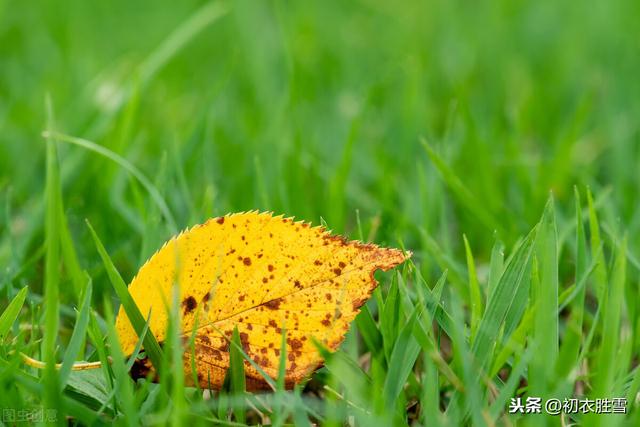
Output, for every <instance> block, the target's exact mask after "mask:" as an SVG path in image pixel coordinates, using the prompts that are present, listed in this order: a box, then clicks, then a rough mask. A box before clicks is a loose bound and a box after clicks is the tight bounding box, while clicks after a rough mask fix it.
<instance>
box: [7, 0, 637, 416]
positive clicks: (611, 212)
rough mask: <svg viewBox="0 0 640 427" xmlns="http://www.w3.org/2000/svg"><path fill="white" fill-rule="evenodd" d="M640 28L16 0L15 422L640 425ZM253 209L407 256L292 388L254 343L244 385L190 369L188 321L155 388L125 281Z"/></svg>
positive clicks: (413, 6)
mask: <svg viewBox="0 0 640 427" xmlns="http://www.w3.org/2000/svg"><path fill="white" fill-rule="evenodd" d="M638 22H640V3H638V2H637V1H633V0H607V1H604V0H602V1H601V0H596V1H593V2H589V3H588V4H586V3H584V2H577V1H571V0H566V1H562V0H561V1H557V0H540V1H536V2H532V1H531V2H526V1H513V2H508V1H483V0H480V1H477V2H463V1H459V0H456V1H446V0H430V1H427V2H419V1H413V0H401V1H399V2H386V1H383V0H357V1H354V2H332V1H328V2H285V1H282V0H269V1H255V0H254V1H249V0H240V1H219V0H218V1H210V2H208V1H194V0H188V1H182V2H169V1H153V2H152V1H147V0H144V1H139V2H125V1H123V0H113V1H110V2H87V1H81V0H65V1H62V2H53V1H41V2H9V1H7V0H0V206H1V208H2V209H1V214H0V313H2V315H1V317H0V422H1V423H2V425H16V424H18V425H27V424H32V423H34V422H37V421H41V422H43V423H45V424H48V423H50V422H51V423H57V424H61V425H110V424H112V423H117V424H119V425H141V424H142V425H164V424H173V425H191V426H196V425H210V424H220V425H244V424H245V423H246V424H263V425H264V424H273V425H291V424H295V425H323V426H324V425H326V426H342V425H348V426H354V425H359V426H376V425H380V426H386V425H428V426H438V425H451V426H458V425H474V426H475V425H477V426H493V425H497V426H502V425H505V426H511V425H525V426H528V425H531V426H538V425H544V426H561V425H562V426H568V425H589V426H591V425H593V426H599V425H601V426H615V425H629V426H637V425H640V403H638V402H640V394H639V390H640V298H639V291H640V288H639V287H640V280H639V278H640V275H639V274H638V271H639V269H640V239H639V237H640V209H639V200H640V198H639V196H640V173H639V170H640V119H639V118H640V78H638V76H640V38H639V33H638V31H637V29H636V30H634V29H633V28H636V27H637V23H638ZM252 210H259V211H273V212H275V213H276V214H285V215H287V216H294V217H295V218H296V219H301V220H305V221H310V222H312V223H313V224H314V225H321V224H324V225H326V226H327V228H329V229H331V230H333V231H334V232H335V233H338V234H342V235H345V236H347V237H348V238H349V239H357V240H362V241H366V242H375V243H377V244H380V245H383V246H387V247H397V248H402V249H406V250H409V251H411V252H413V256H412V258H411V260H410V261H408V262H406V263H405V264H403V265H401V266H400V267H398V268H396V269H395V270H392V271H389V272H386V273H382V272H378V273H376V277H377V279H378V280H379V282H380V285H379V287H378V288H377V290H376V291H375V292H374V294H373V296H372V298H371V300H369V302H368V303H367V304H366V306H364V307H363V309H362V311H361V313H360V314H359V315H358V317H357V318H356V320H355V321H354V322H353V324H352V326H351V329H350V330H349V332H348V334H347V336H346V339H345V341H344V342H343V344H342V346H341V347H340V350H338V351H337V352H335V353H332V354H327V355H326V360H325V364H324V366H323V367H321V368H320V369H319V370H318V371H316V372H315V374H314V375H313V376H312V378H311V379H310V380H309V381H306V382H304V383H301V384H299V385H298V386H296V387H295V388H294V389H293V390H286V389H285V388H284V387H283V386H282V382H281V381H279V380H280V379H278V381H276V384H275V387H274V388H275V390H274V391H272V392H268V393H252V392H245V391H244V390H243V388H242V381H240V380H239V378H240V377H241V376H242V375H241V374H242V371H241V370H240V372H238V370H235V374H232V373H231V371H234V370H233V367H234V366H235V367H238V366H240V363H242V358H243V357H244V356H243V355H242V354H241V353H240V352H238V351H235V352H232V355H231V356H232V363H231V364H232V369H231V370H230V374H229V379H228V382H227V383H226V384H225V387H224V389H223V390H211V391H210V390H205V391H203V390H201V389H200V388H194V387H186V386H185V385H184V384H185V376H188V375H190V373H188V372H186V373H185V372H183V370H182V361H181V348H180V346H179V343H180V340H179V338H178V335H179V333H180V331H179V328H177V326H176V324H175V322H177V321H179V318H178V314H177V313H178V311H177V310H174V311H173V312H172V313H173V314H172V316H171V319H172V321H173V322H170V325H171V327H170V330H169V331H167V336H169V337H172V339H170V340H168V341H167V342H165V343H163V346H162V348H161V349H157V348H156V350H158V357H159V365H160V381H159V382H153V381H151V378H149V379H144V378H142V379H138V380H133V379H132V378H131V377H130V375H129V372H128V371H129V370H130V368H131V365H132V363H133V362H134V360H133V359H130V358H129V357H128V356H130V355H128V354H123V353H122V351H121V349H120V345H119V343H118V337H117V334H116V330H115V328H114V327H113V325H114V317H115V315H116V314H117V308H118V307H119V306H120V304H121V303H123V302H126V300H127V296H128V294H127V293H126V291H123V284H124V283H129V282H130V281H131V280H132V278H133V277H134V276H135V274H136V272H137V271H138V269H139V268H140V267H141V266H142V265H143V264H144V262H145V260H147V259H148V258H149V257H150V256H151V255H152V254H153V253H154V252H156V251H157V250H158V249H159V248H160V247H161V246H162V244H163V242H165V241H167V240H168V239H169V238H171V237H172V236H174V235H175V234H176V233H178V232H179V231H181V230H184V229H186V228H188V227H191V226H193V225H195V224H199V223H203V222H205V221H206V220H207V219H209V218H212V217H215V216H219V215H224V214H226V213H230V212H242V211H252ZM141 319H143V318H140V319H138V320H141ZM139 326H141V327H144V326H145V325H144V320H142V324H140V325H139ZM171 328H173V329H171ZM147 342H150V339H149V338H147V341H145V343H147ZM145 351H146V353H147V354H149V353H151V352H152V350H150V347H149V346H147V348H146V350H145ZM25 356H28V357H30V358H32V359H33V360H32V362H31V363H30V364H29V363H26V360H25ZM234 360H235V362H234ZM36 361H41V362H42V363H43V364H44V367H34V366H33V365H37V363H36ZM80 361H87V362H97V361H102V362H103V363H102V366H101V367H100V368H99V369H91V370H84V371H76V370H71V367H72V364H73V363H74V362H80ZM55 363H59V364H61V365H60V366H59V367H58V368H56V367H55V366H54V364H55ZM41 368H42V369H41ZM537 398H539V404H540V406H539V407H538V406H537V403H538V401H537V400H536V399H537ZM549 402H551V403H549ZM520 404H521V405H522V406H519V405H520ZM558 404H559V405H560V406H559V407H557V406H556V405H558ZM573 405H575V406H573ZM537 407H538V408H539V409H540V411H539V412H540V413H535V412H536V408H537ZM623 409H624V413H620V412H622V410H623ZM528 412H533V413H528Z"/></svg>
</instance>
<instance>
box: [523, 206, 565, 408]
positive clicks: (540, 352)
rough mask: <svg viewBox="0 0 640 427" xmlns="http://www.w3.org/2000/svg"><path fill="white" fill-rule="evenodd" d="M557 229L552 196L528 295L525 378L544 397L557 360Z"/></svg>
mask: <svg viewBox="0 0 640 427" xmlns="http://www.w3.org/2000/svg"><path fill="white" fill-rule="evenodd" d="M557 238H558V232H557V229H556V221H555V212H554V207H553V199H552V198H550V199H549V201H548V202H547V206H546V207H545V211H544V214H543V215H542V219H541V221H540V226H539V231H538V236H537V238H536V259H537V261H538V263H537V265H538V272H539V277H540V281H539V282H534V284H533V286H532V289H531V294H532V304H533V306H534V310H535V315H534V323H533V336H532V339H533V344H534V346H535V347H536V351H535V352H534V354H533V356H532V360H531V364H530V372H529V381H530V387H531V393H532V395H534V396H540V397H548V392H549V391H550V390H551V389H552V388H553V384H552V382H553V380H554V370H553V369H551V367H555V366H556V361H557V359H558V341H559V338H558V336H559V332H558V329H559V325H558V249H557V248H558V241H557Z"/></svg>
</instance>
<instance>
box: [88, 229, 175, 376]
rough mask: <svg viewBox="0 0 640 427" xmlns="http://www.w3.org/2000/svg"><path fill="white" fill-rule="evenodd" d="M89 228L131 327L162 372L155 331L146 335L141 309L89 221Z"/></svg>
mask: <svg viewBox="0 0 640 427" xmlns="http://www.w3.org/2000/svg"><path fill="white" fill-rule="evenodd" d="M87 226H88V227H89V230H90V232H91V236H92V237H93V240H94V242H95V245H96V248H97V249H98V253H99V254H100V258H102V262H103V264H104V267H105V269H106V270H107V274H108V276H109V280H110V281H111V284H112V285H113V288H114V290H115V291H116V294H117V295H118V297H119V298H120V303H121V304H122V307H123V308H124V311H125V313H126V314H127V317H128V318H129V321H130V322H131V325H132V326H133V329H134V330H135V331H136V334H138V337H141V336H144V350H145V352H146V353H147V355H148V356H149V360H151V363H152V364H153V366H154V368H156V372H160V366H161V363H162V351H161V349H160V345H159V344H158V341H157V340H156V337H155V335H154V334H153V331H149V332H150V333H146V334H145V333H144V332H145V325H146V323H147V322H145V320H144V317H142V314H141V313H140V309H139V308H138V306H137V304H136V303H135V301H134V300H133V298H132V297H131V294H129V290H128V289H127V285H126V284H125V282H124V280H122V277H121V276H120V273H118V270H116V267H115V265H113V262H112V261H111V258H110V257H109V255H108V254H107V251H106V249H105V248H104V245H103V244H102V242H101V241H100V238H99V237H98V235H97V234H96V232H95V230H94V229H93V227H92V226H91V224H90V223H89V221H87Z"/></svg>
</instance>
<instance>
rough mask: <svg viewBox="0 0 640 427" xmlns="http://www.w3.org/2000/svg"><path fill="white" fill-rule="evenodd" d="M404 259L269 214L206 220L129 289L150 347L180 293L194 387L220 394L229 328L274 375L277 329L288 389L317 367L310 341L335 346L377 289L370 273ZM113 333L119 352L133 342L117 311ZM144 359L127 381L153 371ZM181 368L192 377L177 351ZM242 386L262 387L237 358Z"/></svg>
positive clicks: (171, 244)
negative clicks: (141, 315) (168, 304)
mask: <svg viewBox="0 0 640 427" xmlns="http://www.w3.org/2000/svg"><path fill="white" fill-rule="evenodd" d="M410 255H411V254H410V253H408V254H406V253H403V252H402V251H400V250H397V249H386V248H381V247H378V246H376V245H374V244H364V243H360V242H357V241H347V240H346V239H344V238H343V237H341V236H335V235H331V233H330V232H328V231H326V230H325V229H324V228H323V227H311V226H310V225H309V224H308V223H304V222H294V221H293V220H292V219H290V218H284V217H282V216H272V215H271V214H270V213H258V212H248V213H238V214H230V215H227V216H224V217H219V218H213V219H210V220H209V221H207V222H206V223H204V224H202V225H197V226H195V227H193V228H191V229H190V230H188V231H185V232H183V233H181V234H180V235H178V236H176V237H174V238H173V239H171V240H169V241H168V242H167V243H166V244H165V245H164V246H163V247H162V249H160V250H159V251H158V252H157V253H156V254H155V255H153V256H152V257H151V258H150V259H149V260H148V261H147V262H146V264H144V266H143V267H142V268H141V269H140V271H139V272H138V275H137V276H136V277H135V278H134V279H133V281H132V282H131V285H130V286H129V292H130V293H131V296H132V297H133V299H134V301H135V302H136V304H137V305H138V307H139V308H140V311H141V313H144V314H145V315H146V314H147V313H149V310H150V309H151V308H153V310H152V311H151V318H150V322H149V325H150V329H151V331H153V333H154V334H155V336H156V338H157V340H158V342H160V343H162V342H163V341H164V340H165V331H166V329H167V322H168V317H167V311H166V302H168V301H171V299H172V298H171V295H172V293H173V291H172V287H173V286H179V290H178V294H179V301H180V312H181V331H182V334H183V336H184V338H185V341H188V340H189V338H190V337H191V336H192V333H193V329H194V325H195V324H196V314H198V322H197V330H196V331H195V352H194V354H195V359H196V360H195V366H196V370H197V376H198V382H199V383H200V386H201V387H203V388H206V387H209V386H211V388H212V389H219V388H220V387H221V386H222V383H223V381H224V376H225V373H226V371H227V369H228V367H229V342H230V340H231V336H232V334H233V329H234V327H236V326H237V328H238V331H239V334H240V340H241V343H242V346H243V349H244V351H245V353H247V355H248V356H249V357H251V358H252V359H253V360H254V361H255V362H256V363H257V364H258V365H259V366H260V367H261V368H262V369H263V370H264V371H265V372H266V373H267V374H268V375H269V376H270V377H272V378H276V377H277V374H278V365H279V360H280V343H281V340H282V329H281V328H282V326H283V325H285V328H286V329H285V331H286V342H287V360H286V378H285V383H286V386H287V387H289V388H290V387H292V386H293V385H294V384H296V383H298V382H299V381H301V380H302V379H304V378H305V377H307V376H308V375H309V374H310V373H312V372H313V371H314V370H315V369H316V368H317V367H318V366H319V365H320V364H321V363H322V358H321V356H320V354H319V353H318V350H317V348H316V346H315V345H314V344H313V342H312V341H313V340H312V337H313V338H314V339H315V340H317V341H319V342H321V343H323V344H324V345H325V346H326V347H327V348H329V349H330V350H335V349H337V348H338V346H339V345H340V343H341V342H342V340H343V339H344V336H345V333H346V332H347V330H348V328H349V324H350V323H351V321H352V320H353V319H354V318H355V316H356V315H357V314H358V312H359V309H360V307H361V306H362V305H363V304H364V303H365V302H366V301H367V300H368V299H369V297H370V296H371V292H372V291H373V289H375V287H376V286H377V281H376V280H375V278H374V276H373V273H374V272H375V270H378V269H381V270H388V269H390V268H393V267H395V266H396V265H398V264H400V263H402V262H403V261H404V260H405V259H407V258H408V257H409V256H410ZM116 329H117V331H118V335H119V339H120V342H121V344H122V347H123V351H124V353H125V354H131V353H132V352H133V351H134V347H135V345H136V343H137V341H138V337H137V335H136V333H135V332H134V330H133V328H132V326H131V324H130V322H129V319H128V318H127V316H126V314H125V313H124V311H123V309H122V307H121V308H120V311H119V313H118V317H117V320H116ZM152 369H153V368H152V366H151V363H150V362H149V360H147V359H146V358H142V359H139V360H137V361H136V363H135V364H134V366H133V368H132V370H131V375H132V376H133V377H140V376H146V375H147V374H148V373H149V372H150V371H152ZM184 369H185V374H186V375H185V376H186V378H187V381H188V380H189V379H190V378H191V377H192V376H191V351H190V349H189V348H188V345H185V355H184ZM245 374H246V377H247V382H246V384H247V389H248V390H257V389H264V388H267V383H266V382H265V380H264V378H263V377H262V376H261V375H260V373H259V372H258V371H257V370H256V369H255V368H254V367H252V366H251V365H250V364H249V363H248V362H246V361H245Z"/></svg>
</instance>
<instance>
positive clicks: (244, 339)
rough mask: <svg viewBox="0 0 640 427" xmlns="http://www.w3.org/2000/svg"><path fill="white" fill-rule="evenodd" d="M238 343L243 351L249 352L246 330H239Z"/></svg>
mask: <svg viewBox="0 0 640 427" xmlns="http://www.w3.org/2000/svg"><path fill="white" fill-rule="evenodd" d="M240 343H241V344H242V349H243V350H244V352H245V353H248V352H249V334H247V333H246V332H240Z"/></svg>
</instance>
